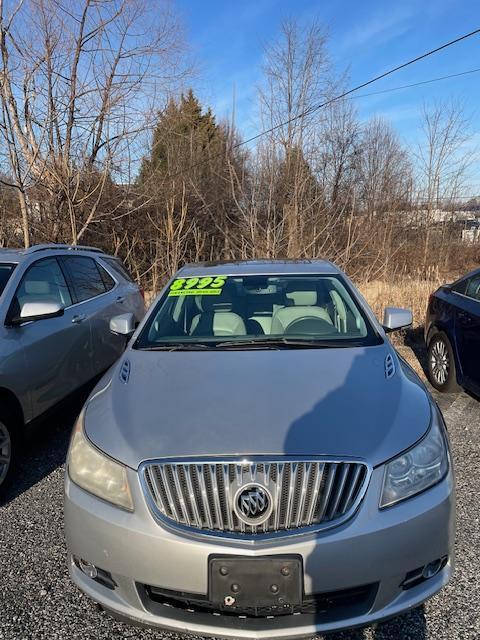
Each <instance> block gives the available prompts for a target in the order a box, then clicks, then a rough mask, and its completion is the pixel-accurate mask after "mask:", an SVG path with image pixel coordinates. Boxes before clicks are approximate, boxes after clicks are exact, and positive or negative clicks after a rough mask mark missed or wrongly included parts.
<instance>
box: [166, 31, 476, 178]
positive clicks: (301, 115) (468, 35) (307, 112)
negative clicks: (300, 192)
mask: <svg viewBox="0 0 480 640" xmlns="http://www.w3.org/2000/svg"><path fill="white" fill-rule="evenodd" d="M479 33H480V27H479V28H477V29H474V30H473V31H470V32H469V33H465V34H464V35H462V36H459V37H458V38H455V39H454V40H450V41H448V42H446V43H444V44H442V45H440V46H438V47H436V48H435V49H430V50H429V51H426V52H425V53H422V54H421V55H419V56H417V57H415V58H412V59H411V60H407V62H403V63H402V64H400V65H398V66H396V67H393V68H392V69H389V70H388V71H385V72H384V73H381V74H380V75H378V76H375V77H374V78H371V79H370V80H367V81H366V82H362V83H361V84H359V85H356V86H355V87H352V88H351V89H348V90H347V91H344V92H343V93H341V94H339V95H338V96H335V97H333V98H330V99H329V100H326V101H325V102H322V103H320V104H318V105H315V106H313V107H310V108H309V109H306V110H305V111H303V112H301V113H299V114H297V115H296V116H293V117H292V118H289V119H288V120H286V121H285V122H281V123H279V124H277V125H274V126H273V127H270V128H269V129H264V130H263V131H260V132H259V133H257V134H255V135H253V136H251V137H250V138H247V139H246V140H241V141H240V142H237V143H235V144H234V145H232V146H231V149H232V150H234V149H238V148H240V147H243V146H245V145H247V144H250V143H251V142H254V141H255V140H258V139H259V138H261V137H263V136H265V135H267V134H269V133H273V132H274V131H276V130H277V129H280V128H281V127H285V126H286V125H288V124H290V123H292V122H295V121H296V120H299V119H300V118H304V117H305V116H308V115H311V114H312V113H315V112H316V111H319V110H320V109H323V108H325V107H327V106H329V105H331V104H333V103H334V102H338V101H339V100H342V99H343V98H346V97H347V96H349V95H351V94H352V93H355V92H356V91H359V90H360V89H364V88H365V87H368V86H370V85H371V84H373V83H375V82H378V81H379V80H382V79H383V78H386V77H388V76H391V75H392V74H394V73H396V72H397V71H401V70H402V69H405V68H406V67H409V66H411V65H413V64H416V63H417V62H420V61H421V60H424V59H425V58H428V57H430V56H432V55H434V54H436V53H439V52H440V51H443V50H444V49H447V48H448V47H451V46H453V45H455V44H458V43H459V42H462V41H463V40H467V39H468V38H471V37H473V36H475V35H478V34H479ZM476 71H478V70H477V69H472V70H471V71H465V72H462V73H461V74H453V75H463V74H467V73H475V72H476ZM452 77H453V76H452ZM440 79H444V78H438V80H440ZM445 79H446V77H445ZM436 81H437V79H432V80H428V81H425V84H426V83H427V82H436ZM415 84H417V83H415ZM418 84H420V83H418ZM399 88H401V87H399ZM396 90H397V88H394V89H386V90H385V92H386V91H396ZM359 97H365V95H364V96H359ZM223 155H224V151H221V152H220V153H217V154H214V155H213V156H212V158H211V159H215V158H217V157H221V156H223ZM203 162H204V161H203V160H200V161H197V162H196V163H192V164H190V165H189V166H188V167H185V168H184V169H181V170H180V171H178V172H176V173H173V174H170V175H166V176H165V178H164V180H170V179H173V178H176V177H177V176H179V175H182V174H183V173H185V172H186V171H190V170H191V169H193V168H195V167H197V166H199V165H201V164H203Z"/></svg>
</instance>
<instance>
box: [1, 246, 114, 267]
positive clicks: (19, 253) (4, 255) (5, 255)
mask: <svg viewBox="0 0 480 640" xmlns="http://www.w3.org/2000/svg"><path fill="white" fill-rule="evenodd" d="M53 252H57V253H63V254H67V253H77V252H78V253H82V254H87V255H91V254H96V255H101V256H106V255H107V254H105V253H104V252H103V251H102V250H101V249H97V248H95V247H84V246H81V245H69V244H55V243H51V244H37V245H33V246H32V247H28V248H26V249H25V248H18V249H11V248H4V247H1V248H0V262H13V263H18V262H22V261H23V260H25V259H27V258H29V257H30V256H32V255H34V256H35V257H37V256H38V257H41V255H42V254H44V255H49V254H51V253H52V254H53Z"/></svg>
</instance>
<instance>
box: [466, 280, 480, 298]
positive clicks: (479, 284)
mask: <svg viewBox="0 0 480 640" xmlns="http://www.w3.org/2000/svg"><path fill="white" fill-rule="evenodd" d="M465 295H466V296H467V297H469V298H473V299H474V300H480V274H477V275H475V276H472V277H471V278H467V286H466V288H465Z"/></svg>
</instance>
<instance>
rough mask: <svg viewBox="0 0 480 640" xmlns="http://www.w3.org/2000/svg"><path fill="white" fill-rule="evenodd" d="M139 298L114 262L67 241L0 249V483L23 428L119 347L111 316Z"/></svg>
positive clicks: (138, 312)
mask: <svg viewBox="0 0 480 640" xmlns="http://www.w3.org/2000/svg"><path fill="white" fill-rule="evenodd" d="M121 313H131V314H133V317H134V318H135V319H136V320H137V321H140V320H141V318H142V317H143V315H144V303H143V298H142V295H141V292H140V290H139V287H138V286H137V285H136V284H135V283H134V282H133V281H132V279H131V277H130V276H129V275H128V273H127V272H126V270H125V268H124V267H123V265H122V263H121V262H120V261H119V260H118V259H117V258H114V257H111V256H108V255H106V254H105V253H103V252H102V251H100V250H97V249H94V248H90V247H79V246H75V247H73V246H69V245H37V246H34V247H31V248H29V249H0V485H1V484H2V483H3V482H4V481H5V480H6V478H7V475H8V473H9V471H10V470H11V468H12V462H13V459H14V455H15V453H16V449H17V448H18V443H19V440H20V438H21V436H22V435H24V433H25V431H26V428H27V427H30V426H33V425H34V424H36V422H37V421H38V420H40V419H41V417H43V416H44V415H45V414H46V412H47V411H48V410H49V409H51V408H52V407H53V406H54V405H55V404H57V403H58V402H59V401H60V400H63V399H65V398H66V397H67V396H69V395H70V394H71V393H72V392H74V391H76V390H78V389H79V388H80V387H82V386H83V385H85V384H86V383H88V382H89V381H91V380H92V379H93V378H95V376H98V375H99V374H102V373H103V372H104V371H105V370H106V369H108V367H110V366H111V365H112V364H113V363H114V362H115V360H116V359H117V358H118V357H119V356H120V354H121V353H122V351H123V350H124V348H125V337H124V336H122V335H115V334H113V333H112V332H111V331H110V329H109V322H110V319H111V318H112V317H113V316H117V315H118V314H121Z"/></svg>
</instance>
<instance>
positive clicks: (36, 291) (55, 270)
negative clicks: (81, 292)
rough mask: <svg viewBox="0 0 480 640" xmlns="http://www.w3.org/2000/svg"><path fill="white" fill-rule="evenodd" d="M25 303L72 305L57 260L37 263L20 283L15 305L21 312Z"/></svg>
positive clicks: (49, 259)
mask: <svg viewBox="0 0 480 640" xmlns="http://www.w3.org/2000/svg"><path fill="white" fill-rule="evenodd" d="M25 302H57V303H58V304H61V305H62V307H64V308H65V307H69V306H70V305H71V304H72V297H71V295H70V291H69V289H68V286H67V283H66V281H65V278H64V275H63V272H62V270H61V268H60V265H59V264H58V262H57V260H56V258H45V259H43V260H39V261H38V262H35V263H34V264H33V265H32V266H31V267H29V269H28V270H27V272H26V273H25V275H24V276H23V278H22V280H21V281H20V285H19V286H18V289H17V292H16V294H15V297H14V300H13V305H14V306H15V307H16V310H18V311H20V309H21V308H22V305H23V304H25Z"/></svg>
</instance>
